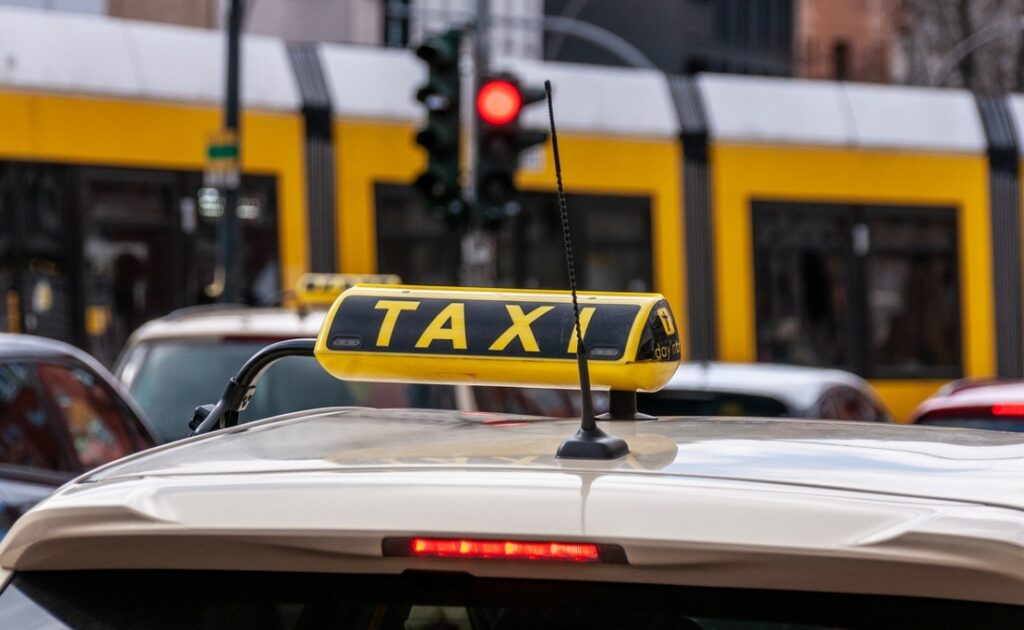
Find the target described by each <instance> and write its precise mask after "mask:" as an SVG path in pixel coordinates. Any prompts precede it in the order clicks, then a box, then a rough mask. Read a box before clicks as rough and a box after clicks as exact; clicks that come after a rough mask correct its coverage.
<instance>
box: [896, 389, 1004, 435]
mask: <svg viewBox="0 0 1024 630" xmlns="http://www.w3.org/2000/svg"><path fill="white" fill-rule="evenodd" d="M910 421H911V422H913V423H915V424H930V425H933V426H943V427H965V428H970V429H994V430H997V431H1024V381H1010V380H971V379H964V380H960V381H954V382H952V383H950V384H948V385H946V386H945V387H943V388H942V389H940V390H939V391H938V392H936V393H935V395H933V396H932V397H931V398H929V399H928V400H926V401H924V402H923V403H921V404H920V405H918V407H917V409H915V410H914V413H913V414H911V416H910Z"/></svg>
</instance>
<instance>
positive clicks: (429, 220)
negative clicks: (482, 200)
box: [375, 184, 653, 291]
mask: <svg viewBox="0 0 1024 630" xmlns="http://www.w3.org/2000/svg"><path fill="white" fill-rule="evenodd" d="M375 195H376V204H377V261H378V265H377V268H378V269H377V270H378V271H380V272H381V273H395V274H398V275H399V276H401V277H402V279H403V280H405V281H406V282H411V283H424V284H447V283H452V282H455V281H457V278H458V264H459V243H458V242H457V239H456V238H455V237H453V235H452V232H451V231H450V230H449V229H448V228H447V226H446V225H445V224H444V222H443V221H441V220H439V219H437V218H435V217H433V216H431V215H430V214H428V213H427V212H426V211H425V210H424V209H423V206H422V204H421V202H420V200H419V197H418V196H417V195H416V193H415V191H414V190H413V189H412V188H411V187H407V186H397V185H391V184H378V185H377V186H376V189H375ZM520 200H521V209H520V212H519V213H518V214H517V215H516V216H514V217H511V218H509V219H508V220H507V221H505V222H504V223H503V224H502V226H501V228H500V230H499V231H498V234H497V254H496V255H497V263H498V265H497V266H498V278H497V282H496V284H497V285H498V286H515V287H525V288H541V289H558V288H564V287H565V286H567V282H568V280H567V277H566V269H565V265H564V264H562V263H559V264H552V261H553V260H557V261H561V260H563V257H564V254H563V253H562V232H561V229H562V227H561V219H560V218H559V211H558V198H557V197H556V196H555V195H554V194H550V193H531V192H524V193H522V194H521V195H520ZM567 204H568V207H569V215H570V216H569V220H570V223H571V225H572V232H573V245H574V248H575V253H576V257H577V260H578V261H579V262H578V264H577V274H578V276H579V283H580V287H582V288H584V289H589V290H592V291H599V290H604V291H650V290H651V289H652V286H653V283H652V277H653V272H652V265H653V261H652V258H651V202H650V199H649V198H647V197H629V196H602V195H580V194H574V195H569V196H568V199H567Z"/></svg>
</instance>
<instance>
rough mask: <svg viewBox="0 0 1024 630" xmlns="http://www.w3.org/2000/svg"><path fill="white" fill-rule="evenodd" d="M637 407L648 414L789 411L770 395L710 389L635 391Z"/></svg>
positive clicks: (762, 414)
mask: <svg viewBox="0 0 1024 630" xmlns="http://www.w3.org/2000/svg"><path fill="white" fill-rule="evenodd" d="M636 404H637V410H638V411H640V412H641V413H646V414H649V415H652V416H657V417H665V416H760V417H767V418H780V417H784V416H788V415H791V412H790V411H789V409H788V408H787V407H786V405H785V404H784V403H783V402H782V401H780V400H778V399H776V398H771V397H770V396H755V395H751V394H735V393H730V392H711V391H703V390H677V389H670V390H662V391H660V392H656V393H653V394H642V393H641V394H637V400H636Z"/></svg>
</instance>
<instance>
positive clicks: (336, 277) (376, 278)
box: [295, 273, 402, 306]
mask: <svg viewBox="0 0 1024 630" xmlns="http://www.w3.org/2000/svg"><path fill="white" fill-rule="evenodd" d="M360 283H372V284H402V279H401V278H399V277H398V276H396V275H393V274H353V273H306V274H303V275H301V276H299V281H298V282H297V283H296V284H295V299H296V300H298V302H299V303H300V304H305V305H315V304H320V305H323V306H328V305H330V304H334V301H335V300H336V299H338V296H339V295H341V292H342V291H344V290H345V289H347V288H349V287H353V286H355V285H357V284H360Z"/></svg>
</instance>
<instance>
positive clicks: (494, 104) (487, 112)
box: [476, 80, 523, 125]
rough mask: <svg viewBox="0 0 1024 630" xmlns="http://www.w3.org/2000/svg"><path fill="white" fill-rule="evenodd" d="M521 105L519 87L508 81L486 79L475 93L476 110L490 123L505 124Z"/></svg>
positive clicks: (514, 116)
mask: <svg viewBox="0 0 1024 630" xmlns="http://www.w3.org/2000/svg"><path fill="white" fill-rule="evenodd" d="M522 107H523V97H522V96H521V95H520V94H519V88H517V87H516V86H515V85H513V84H511V83H509V82H508V81H501V80H498V81H488V82H487V83H485V84H484V85H483V87H481V88H480V92H478V93H477V95H476V111H477V113H478V114H480V118H481V119H483V121H484V122H486V123H488V124H491V125H507V124H508V123H510V122H512V121H513V120H515V118H516V116H518V115H519V110H520V109H522Z"/></svg>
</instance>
